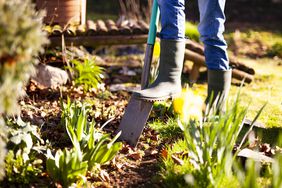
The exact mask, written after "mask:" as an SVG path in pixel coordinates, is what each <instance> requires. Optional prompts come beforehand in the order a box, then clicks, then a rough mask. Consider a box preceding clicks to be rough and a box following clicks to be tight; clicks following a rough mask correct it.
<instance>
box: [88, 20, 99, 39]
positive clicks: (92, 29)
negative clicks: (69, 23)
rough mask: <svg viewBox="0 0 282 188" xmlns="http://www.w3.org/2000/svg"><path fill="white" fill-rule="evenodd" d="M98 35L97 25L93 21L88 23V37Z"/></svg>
mask: <svg viewBox="0 0 282 188" xmlns="http://www.w3.org/2000/svg"><path fill="white" fill-rule="evenodd" d="M96 34H97V25H96V23H94V22H93V21H92V20H87V21H86V35H88V36H93V35H96Z"/></svg>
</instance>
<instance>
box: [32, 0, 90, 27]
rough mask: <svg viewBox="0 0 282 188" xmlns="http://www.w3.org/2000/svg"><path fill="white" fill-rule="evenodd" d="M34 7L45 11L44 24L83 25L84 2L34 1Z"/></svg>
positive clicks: (84, 15)
mask: <svg viewBox="0 0 282 188" xmlns="http://www.w3.org/2000/svg"><path fill="white" fill-rule="evenodd" d="M36 7H37V9H45V10H46V12H47V15H46V16H45V18H44V23H46V24H50V25H54V24H59V25H61V26H65V25H66V24H85V17H86V0H36Z"/></svg>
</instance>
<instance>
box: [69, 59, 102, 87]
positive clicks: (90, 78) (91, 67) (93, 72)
mask: <svg viewBox="0 0 282 188" xmlns="http://www.w3.org/2000/svg"><path fill="white" fill-rule="evenodd" d="M71 63H72V65H73V67H69V69H70V71H71V72H73V73H74V82H75V84H76V85H82V86H83V89H84V91H89V89H91V88H97V86H98V84H99V83H100V82H101V80H102V77H103V76H102V73H103V69H102V68H101V67H99V66H98V65H97V64H96V63H95V61H94V59H84V62H80V61H78V60H76V59H73V60H71Z"/></svg>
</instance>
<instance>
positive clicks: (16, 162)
mask: <svg viewBox="0 0 282 188" xmlns="http://www.w3.org/2000/svg"><path fill="white" fill-rule="evenodd" d="M8 125H9V134H8V135H9V136H8V138H9V141H8V143H7V149H8V150H9V151H8V154H7V156H6V158H5V162H6V165H5V170H6V178H7V180H8V181H9V182H12V183H19V184H29V183H30V182H32V181H34V180H35V179H36V178H37V177H38V175H39V174H40V173H41V172H42V170H43V169H42V168H43V167H42V160H41V159H40V158H39V156H40V154H42V153H43V151H44V150H46V146H44V141H43V140H42V139H41V137H40V135H39V130H38V127H37V126H35V125H31V124H30V123H25V122H23V121H22V120H21V119H20V118H18V119H17V121H12V120H10V121H9V122H8Z"/></svg>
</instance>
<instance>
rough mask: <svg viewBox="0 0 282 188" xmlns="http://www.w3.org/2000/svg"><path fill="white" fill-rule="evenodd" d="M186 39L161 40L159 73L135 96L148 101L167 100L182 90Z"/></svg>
mask: <svg viewBox="0 0 282 188" xmlns="http://www.w3.org/2000/svg"><path fill="white" fill-rule="evenodd" d="M184 51H185V40H183V41H176V40H161V54H160V63H159V74H158V76H157V79H156V80H155V81H154V82H153V83H152V84H151V85H149V87H148V88H146V89H144V90H141V91H136V92H134V93H133V97H135V98H138V99H143V100H148V101H158V100H165V99H167V98H170V97H174V96H175V95H177V94H179V93H180V92H181V73H182V67H183V62H184Z"/></svg>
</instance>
